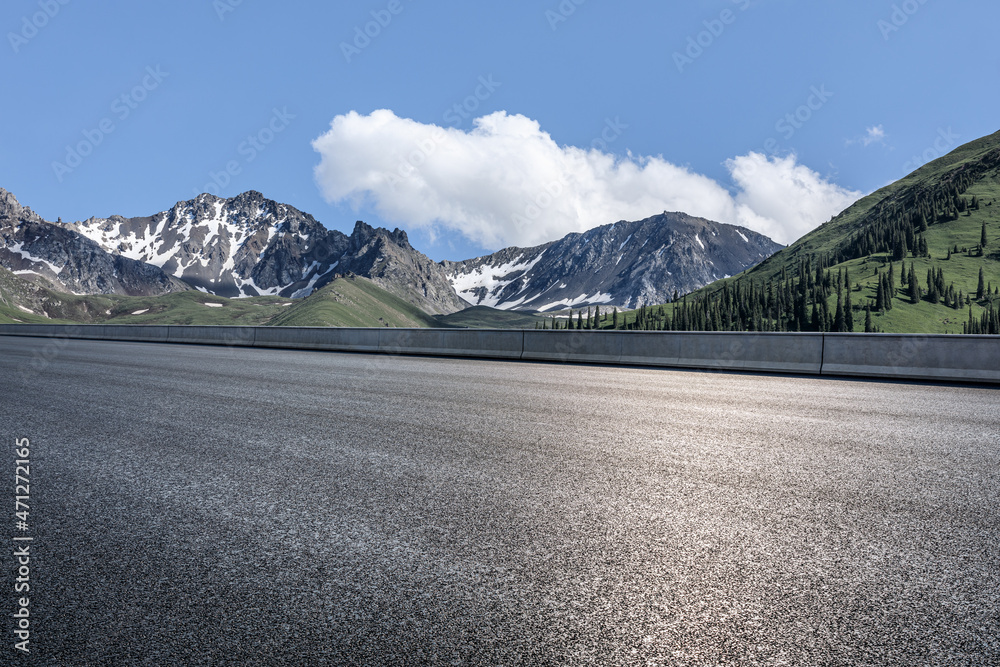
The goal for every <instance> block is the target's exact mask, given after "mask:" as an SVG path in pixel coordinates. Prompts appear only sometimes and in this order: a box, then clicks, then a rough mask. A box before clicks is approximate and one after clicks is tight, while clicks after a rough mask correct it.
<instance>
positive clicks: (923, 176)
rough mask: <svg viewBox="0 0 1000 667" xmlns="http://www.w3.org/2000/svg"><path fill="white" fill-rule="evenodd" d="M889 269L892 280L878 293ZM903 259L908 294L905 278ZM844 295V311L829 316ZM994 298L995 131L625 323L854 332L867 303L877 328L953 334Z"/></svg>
mask: <svg viewBox="0 0 1000 667" xmlns="http://www.w3.org/2000/svg"><path fill="white" fill-rule="evenodd" d="M984 230H985V235H986V245H985V247H982V248H981V247H980V244H981V240H982V239H981V237H982V234H983V233H984ZM904 265H905V275H904V273H903V266H904ZM890 267H891V271H892V275H893V283H894V284H893V285H892V286H891V288H892V289H891V290H885V289H883V293H884V296H883V299H882V301H878V292H879V284H880V283H883V281H884V280H885V279H886V276H887V272H889V271H890ZM911 267H912V269H913V274H914V275H915V277H916V283H917V287H918V289H919V292H918V294H919V297H918V298H917V299H916V302H914V299H913V296H912V294H913V293H912V292H911V290H910V289H909V285H908V284H907V283H906V281H905V280H904V278H906V277H908V276H909V272H910V268H911ZM928 271H930V272H931V273H932V274H933V279H932V280H931V282H932V283H935V289H932V288H931V286H930V285H929V283H928ZM980 271H981V272H982V275H983V281H984V283H985V287H986V290H984V292H983V293H979V289H978V288H979V275H980ZM942 278H943V280H942ZM883 288H885V284H884V283H883ZM889 291H891V292H892V293H891V294H889ZM848 294H849V295H850V296H849V299H850V305H851V306H852V311H851V315H852V316H853V317H852V318H849V317H847V316H846V312H845V317H843V318H842V319H838V317H837V310H838V301H839V303H840V304H841V307H845V306H846V305H847V302H848ZM998 305H1000V132H998V133H996V134H993V135H991V136H989V137H984V138H982V139H979V140H977V141H974V142H971V143H969V144H966V145H964V146H962V147H960V148H958V149H957V150H955V151H954V152H952V153H950V154H949V155H946V156H945V157H943V158H940V159H938V160H935V161H934V162H931V163H929V164H927V165H925V166H924V167H921V168H920V169H918V170H917V171H915V172H914V173H912V174H910V175H909V176H907V177H906V178H903V179H902V180H900V181H897V182H896V183H893V184H892V185H889V186H887V187H885V188H882V189H881V190H879V191H877V192H875V193H873V194H871V195H869V196H868V197H865V198H864V199H862V200H860V201H858V202H857V203H855V204H854V205H853V206H851V207H850V208H848V209H847V210H846V211H844V212H843V213H841V214H840V215H838V216H837V217H835V218H834V219H833V220H831V221H830V222H827V223H826V224H824V225H822V226H821V227H819V228H818V229H816V230H815V231H813V232H811V233H810V234H807V235H806V236H805V237H803V238H802V239H800V240H798V241H796V242H795V243H793V244H792V245H791V246H789V247H788V248H786V249H784V250H781V251H779V252H778V253H776V254H774V255H773V256H772V257H770V258H768V259H767V260H765V261H764V262H762V263H761V264H759V265H758V266H756V267H754V268H752V269H750V270H749V271H746V272H744V273H742V274H740V275H738V276H734V277H732V278H727V279H726V280H721V281H717V282H715V283H712V284H711V285H709V286H707V287H705V288H703V289H701V290H698V291H697V292H694V293H693V294H690V295H688V296H687V297H685V299H684V300H683V301H682V303H680V304H669V305H665V306H663V307H654V308H647V309H643V310H641V311H637V312H635V313H629V314H628V315H627V316H626V317H625V318H623V320H624V321H625V322H626V326H629V327H636V328H681V329H708V330H731V329H737V330H739V329H761V330H791V331H795V330H802V331H815V330H824V331H829V330H834V331H836V330H845V329H846V327H845V326H844V325H845V324H846V323H847V322H846V320H848V319H853V328H852V330H854V331H864V330H865V318H866V315H867V313H866V308H869V309H870V310H871V326H872V328H873V329H875V330H879V331H884V332H898V333H962V332H963V325H964V324H965V323H967V322H968V321H969V317H970V311H971V315H972V318H973V320H974V321H975V322H979V321H981V319H982V318H983V317H984V315H985V316H986V317H987V318H988V319H991V318H996V317H997V306H998ZM814 310H815V311H816V313H815V315H814V313H813V311H814Z"/></svg>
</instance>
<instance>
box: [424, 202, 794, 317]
mask: <svg viewBox="0 0 1000 667" xmlns="http://www.w3.org/2000/svg"><path fill="white" fill-rule="evenodd" d="M782 247H783V246H781V245H779V244H777V243H775V242H774V241H772V240H771V239H769V238H768V237H766V236H763V235H762V234H758V233H756V232H753V231H751V230H749V229H745V228H743V227H736V226H734V225H727V224H723V223H718V222H712V221H710V220H705V219H703V218H694V217H692V216H689V215H686V214H684V213H666V212H665V213H663V214H662V215H658V216H654V217H652V218H647V219H646V220H641V221H638V222H624V221H622V222H616V223H614V224H611V225H605V226H603V227H597V228H595V229H592V230H590V231H588V232H586V233H583V234H570V235H568V236H566V237H564V238H563V239H561V240H559V241H554V242H552V243H547V244H545V245H541V246H537V247H534V248H506V249H504V250H501V251H499V252H497V253H494V254H492V255H488V256H485V257H479V258H477V259H472V260H467V261H464V262H443V263H442V266H444V268H445V270H446V271H447V273H448V279H449V280H450V281H451V284H452V286H453V287H454V288H455V291H456V292H458V294H459V296H461V297H462V298H463V299H465V300H466V301H467V302H468V303H470V304H472V305H482V306H491V307H493V308H499V309H502V310H533V311H540V312H547V311H553V310H562V309H565V308H578V307H586V306H592V305H602V306H618V307H620V308H638V307H639V306H643V305H650V304H658V303H664V302H666V301H669V300H670V298H671V297H672V296H673V293H674V291H675V290H676V291H677V292H678V293H680V294H685V293H687V292H691V291H693V290H696V289H698V288H700V287H704V286H705V285H707V284H709V283H711V282H713V281H715V280H718V279H720V278H725V277H728V276H732V275H735V274H737V273H740V272H741V271H744V270H746V269H748V268H750V267H752V266H754V265H756V264H758V263H760V262H761V261H763V260H764V259H766V258H767V257H769V256H770V255H772V254H774V253H775V252H777V251H778V250H780V249H781V248H782Z"/></svg>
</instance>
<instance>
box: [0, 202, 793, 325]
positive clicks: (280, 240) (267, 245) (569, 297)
mask: <svg viewBox="0 0 1000 667" xmlns="http://www.w3.org/2000/svg"><path fill="white" fill-rule="evenodd" d="M780 248H781V246H780V245H778V244H777V243H774V242H773V241H771V240H770V239H768V238H767V237H765V236H762V235H761V234H757V233H755V232H752V231H750V230H748V229H744V228H741V227H735V226H732V225H726V224H721V223H716V222H711V221H709V220H704V219H701V218H693V217H691V216H689V215H685V214H683V213H664V214H662V215H658V216H655V217H652V218H648V219H646V220H642V221H639V222H617V223H615V224H613V225H606V226H604V227H598V228H596V229H592V230H590V231H588V232H586V233H584V234H570V235H568V236H566V237H565V238H563V239H560V240H558V241H553V242H552V243H547V244H545V245H541V246H537V247H535V248H507V249H504V250H501V251H499V252H497V253H494V254H492V255H488V256H485V257H480V258H477V259H472V260H466V261H464V262H447V261H446V262H440V263H436V262H433V261H432V260H430V259H429V258H428V257H426V256H425V255H423V254H422V253H420V252H418V251H417V250H415V249H414V248H413V247H412V246H411V245H410V243H409V239H408V238H407V236H406V233H405V232H404V231H402V230H399V229H396V230H394V231H391V232H390V231H388V230H385V229H376V228H373V227H370V226H369V225H366V224H365V223H363V222H358V223H357V224H356V225H355V227H354V230H353V232H352V233H351V235H350V236H348V235H346V234H343V233H341V232H339V231H336V230H331V229H327V228H326V227H325V226H323V225H322V224H320V223H319V222H318V221H316V219H315V218H313V217H312V216H311V215H309V214H307V213H303V212H301V211H299V210H298V209H296V208H294V207H292V206H289V205H287V204H280V203H278V202H275V201H272V200H270V199H266V198H265V197H264V196H263V195H262V194H260V193H259V192H253V191H250V192H245V193H243V194H241V195H238V196H236V197H233V198H231V199H221V198H219V197H214V196H212V195H208V194H204V195H200V196H199V197H197V198H196V199H193V200H190V201H182V202H178V203H177V204H176V205H174V206H173V207H172V208H170V209H169V210H167V211H163V212H161V213H157V214H155V215H152V216H147V217H137V218H124V217H121V216H111V217H110V218H90V219H89V220H86V221H84V222H77V223H62V222H58V223H51V222H46V221H45V220H43V219H41V218H40V217H39V216H38V215H36V214H35V213H34V212H32V211H31V209H28V208H24V207H22V206H21V205H20V204H19V203H18V202H17V200H16V199H15V198H14V196H13V195H11V194H10V193H8V192H7V191H6V190H2V189H0V266H4V267H6V268H7V269H9V270H11V271H13V272H14V273H15V274H16V275H17V276H19V277H21V278H25V279H28V280H31V281H33V282H37V283H39V284H41V285H43V286H51V287H52V288H53V289H55V290H56V291H63V292H72V293H75V294H128V295H157V294H165V293H168V292H172V291H177V290H186V289H191V288H194V289H198V290H201V291H203V292H210V293H212V294H216V295H219V296H225V297H235V298H239V297H251V296H260V295H276V296H282V297H286V298H303V297H307V296H309V295H310V294H312V293H313V292H314V291H315V290H317V289H319V288H321V287H323V286H325V285H326V284H327V283H329V282H331V281H333V280H334V279H335V278H336V277H338V276H339V275H347V274H356V275H359V276H362V277H365V278H368V279H370V280H372V281H373V282H374V283H375V284H376V285H378V286H379V287H381V288H383V289H385V290H387V291H389V292H391V293H393V294H395V295H397V296H399V297H400V298H402V299H405V300H406V301H408V302H410V303H412V304H413V305H415V306H417V307H418V308H420V309H421V310H423V311H425V312H427V313H429V314H449V313H453V312H457V311H459V310H462V309H464V308H467V307H468V306H469V305H470V304H471V305H485V306H492V307H494V308H500V309H504V310H511V309H516V310H526V311H542V312H547V311H553V310H562V309H564V308H567V307H573V308H578V307H586V306H589V305H595V304H599V305H606V306H611V305H614V306H618V307H621V308H637V307H639V306H641V305H648V304H656V303H663V302H665V301H668V300H669V299H670V298H671V296H672V295H673V293H674V291H677V292H679V293H681V294H683V293H686V292H690V291H692V290H695V289H698V288H699V287H702V286H704V285H707V284H708V283H710V282H712V281H714V280H717V279H719V278H723V277H726V276H729V275H734V274H736V273H739V272H741V271H743V270H745V269H747V268H750V267H751V266H754V265H755V264H757V263H759V262H761V261H762V260H764V259H765V258H767V257H768V256H770V255H771V254H773V253H774V252H776V251H777V250H779V249H780Z"/></svg>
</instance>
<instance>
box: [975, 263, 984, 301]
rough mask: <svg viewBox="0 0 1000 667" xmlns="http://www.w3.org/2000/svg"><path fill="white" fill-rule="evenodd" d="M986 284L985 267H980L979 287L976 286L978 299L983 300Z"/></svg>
mask: <svg viewBox="0 0 1000 667" xmlns="http://www.w3.org/2000/svg"><path fill="white" fill-rule="evenodd" d="M985 290H986V286H985V284H984V283H983V267H979V287H977V288H976V301H982V300H983V296H985Z"/></svg>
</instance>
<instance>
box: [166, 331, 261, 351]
mask: <svg viewBox="0 0 1000 667" xmlns="http://www.w3.org/2000/svg"><path fill="white" fill-rule="evenodd" d="M256 328H257V327H218V326H170V327H167V329H168V332H167V342H168V343H194V344H197V345H227V346H230V347H251V346H253V341H254V338H255V333H256Z"/></svg>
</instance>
